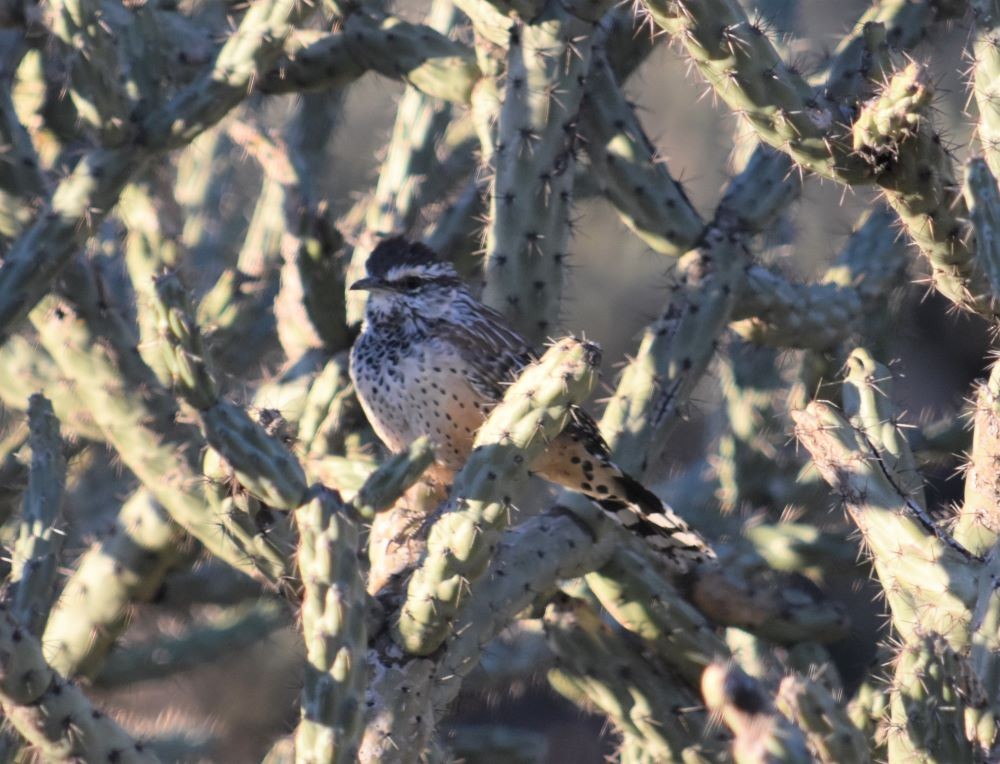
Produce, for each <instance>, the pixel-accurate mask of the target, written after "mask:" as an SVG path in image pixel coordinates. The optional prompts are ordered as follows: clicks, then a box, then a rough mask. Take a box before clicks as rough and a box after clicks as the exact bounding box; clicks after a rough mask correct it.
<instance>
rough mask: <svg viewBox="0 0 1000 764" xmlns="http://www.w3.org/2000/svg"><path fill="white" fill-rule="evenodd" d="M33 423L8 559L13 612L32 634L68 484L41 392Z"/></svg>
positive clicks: (47, 586) (31, 406) (44, 616)
mask: <svg viewBox="0 0 1000 764" xmlns="http://www.w3.org/2000/svg"><path fill="white" fill-rule="evenodd" d="M28 425H29V427H30V428H31V437H30V439H29V441H28V442H29V444H30V446H31V471H30V472H29V474H28V487H27V490H26V492H25V494H24V505H23V509H22V510H21V519H20V522H19V523H18V528H17V541H15V542H14V549H13V554H12V559H11V572H10V578H9V580H10V583H11V585H12V586H13V587H14V588H13V591H12V592H10V595H9V599H8V602H7V606H8V608H9V609H10V612H11V615H12V616H13V617H14V619H15V620H17V621H18V622H19V623H20V624H22V626H23V627H24V628H26V629H28V631H30V632H31V633H32V634H34V635H36V636H39V635H41V633H42V631H43V630H44V629H45V622H46V621H47V620H48V617H49V610H50V608H51V606H52V600H53V592H54V590H55V584H56V568H57V566H58V565H59V555H60V552H61V550H62V545H63V538H64V537H63V533H62V530H61V529H60V528H59V527H58V526H59V525H60V524H61V520H62V500H63V492H64V490H65V487H66V456H65V454H64V453H63V444H62V439H61V438H60V436H59V420H58V419H56V416H55V413H54V412H53V410H52V404H51V403H49V401H48V400H47V399H46V398H44V397H42V396H41V395H32V396H31V400H30V401H29V403H28Z"/></svg>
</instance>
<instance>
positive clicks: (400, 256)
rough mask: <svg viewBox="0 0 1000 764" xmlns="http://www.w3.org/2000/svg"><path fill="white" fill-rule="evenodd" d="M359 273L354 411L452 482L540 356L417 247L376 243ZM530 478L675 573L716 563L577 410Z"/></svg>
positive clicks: (388, 442) (395, 446) (392, 444)
mask: <svg viewBox="0 0 1000 764" xmlns="http://www.w3.org/2000/svg"><path fill="white" fill-rule="evenodd" d="M365 271H366V275H365V276H364V277H363V278H361V279H360V280H358V281H356V282H354V283H353V284H351V286H350V289H352V290H366V291H368V293H369V295H368V301H367V305H366V308H365V315H364V320H363V322H362V327H361V332H360V334H359V335H358V337H357V339H356V340H355V342H354V345H353V347H352V348H351V357H350V373H351V379H352V380H353V382H354V388H355V391H356V393H357V396H358V398H359V400H360V402H361V407H362V409H363V410H364V412H365V414H366V415H367V417H368V421H369V423H370V424H371V426H372V428H373V429H374V431H375V433H376V435H378V437H379V439H380V440H381V441H382V442H383V443H384V444H385V446H386V447H387V448H388V449H389V450H390V451H392V452H393V453H398V452H401V451H403V450H405V449H406V448H407V447H408V446H409V445H410V444H411V443H412V442H413V441H414V440H416V439H417V438H419V437H421V436H427V437H428V438H429V439H430V440H431V442H432V443H434V445H435V448H436V451H435V454H436V457H435V458H436V460H437V463H438V464H437V466H438V468H439V470H440V471H439V473H438V474H443V475H445V476H448V475H453V474H454V473H455V472H457V471H458V470H459V469H461V467H462V465H463V464H464V463H465V461H466V459H467V458H468V456H469V454H470V453H471V451H472V447H473V440H474V439H475V436H476V431H477V430H478V429H479V427H480V425H482V423H483V422H484V421H485V419H486V417H487V415H488V414H489V412H490V410H491V409H492V408H493V407H494V406H495V405H496V404H497V403H499V402H500V401H501V399H502V398H503V395H504V390H505V388H506V387H507V386H508V385H509V384H510V383H511V382H513V381H514V380H515V379H516V378H517V376H518V373H519V372H520V371H521V370H522V369H523V368H524V367H525V366H527V365H528V364H530V363H532V362H533V361H535V360H537V357H538V356H537V355H536V353H535V352H533V350H532V349H531V348H530V347H529V346H528V343H527V342H526V341H525V340H524V338H523V337H521V335H520V334H518V333H517V332H516V331H515V330H514V329H512V328H511V327H510V326H509V325H508V324H507V322H506V321H505V319H504V317H503V316H502V315H501V314H500V313H498V312H497V311H495V310H493V309H492V308H490V307H488V306H487V305H485V304H483V303H482V302H480V301H479V300H478V299H477V298H476V297H475V296H474V295H473V293H472V292H471V291H470V290H469V288H468V287H467V286H466V285H465V283H464V282H463V281H462V279H461V278H460V277H459V275H458V273H457V272H456V270H455V268H454V266H452V264H451V263H449V262H447V261H444V260H442V259H440V258H439V257H438V256H437V254H436V253H435V252H434V251H433V250H432V249H430V248H429V247H427V246H426V245H424V244H422V243H420V242H417V241H410V240H407V239H406V238H404V237H399V236H397V237H391V238H386V239H383V240H382V241H381V242H379V244H378V245H377V246H376V247H375V248H374V250H373V251H372V252H371V254H370V255H369V256H368V259H367V261H366V263H365ZM530 470H531V472H532V473H534V474H537V475H540V476H541V477H543V478H545V479H546V480H549V481H551V482H554V483H557V484H558V485H561V486H563V487H565V488H568V489H570V490H572V491H576V492H579V493H582V494H584V495H585V496H587V497H588V498H590V499H591V500H593V501H594V502H595V503H596V504H597V505H598V506H599V507H601V509H603V510H604V511H605V512H606V513H607V514H608V515H609V516H610V517H611V518H612V519H613V520H615V521H616V522H617V523H619V524H621V525H622V526H624V527H625V528H626V529H628V530H629V531H630V532H632V533H634V534H636V535H637V536H639V537H641V538H642V539H643V540H644V541H645V542H646V543H648V544H649V545H650V546H651V547H652V548H653V549H654V550H655V551H656V552H657V553H658V554H659V555H660V556H661V557H662V558H664V559H665V561H666V562H667V564H668V565H670V566H671V567H673V568H674V569H677V570H679V571H686V570H688V569H690V568H691V567H693V566H694V565H696V564H698V563H700V562H703V561H706V560H709V559H712V558H713V557H714V554H713V552H712V550H711V548H710V547H709V546H708V544H707V543H706V542H705V541H704V539H702V537H701V536H700V535H699V534H698V533H697V532H696V531H694V530H692V529H691V528H690V527H689V526H688V525H687V523H685V522H684V520H683V519H682V518H681V517H679V516H678V515H677V514H676V513H674V511H673V510H672V509H671V508H670V507H669V506H667V505H666V504H664V503H663V502H662V501H661V500H660V499H659V498H658V497H657V496H656V495H655V494H654V493H652V492H651V491H650V490H648V489H647V488H645V487H644V486H643V485H642V484H641V483H640V482H639V481H638V480H636V479H635V478H633V477H631V476H630V475H628V474H627V473H625V472H624V471H623V470H622V469H620V468H619V467H618V466H617V465H616V464H615V463H614V461H613V460H612V458H611V454H610V449H609V448H608V446H607V444H606V443H605V441H604V439H603V438H602V436H601V434H600V431H599V429H598V427H597V424H596V422H594V420H593V419H592V418H591V416H590V415H589V414H588V413H587V412H586V411H585V410H584V409H582V408H580V407H579V406H574V407H572V409H571V410H570V417H569V421H568V423H567V425H566V427H565V428H564V429H563V431H562V432H561V434H560V435H559V436H558V437H556V438H554V439H553V440H552V441H551V442H550V443H549V444H548V445H547V447H546V449H545V451H544V452H543V453H542V454H541V455H540V456H539V457H537V458H536V459H535V460H534V462H532V464H531V465H530Z"/></svg>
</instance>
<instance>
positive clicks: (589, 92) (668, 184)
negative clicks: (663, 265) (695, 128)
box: [580, 50, 704, 257]
mask: <svg viewBox="0 0 1000 764" xmlns="http://www.w3.org/2000/svg"><path fill="white" fill-rule="evenodd" d="M580 133H581V135H582V137H583V139H584V146H585V149H586V152H587V155H588V156H589V157H590V164H591V168H592V170H593V172H595V174H596V175H597V177H598V182H599V184H600V187H601V191H602V192H603V193H604V195H605V196H607V197H608V200H609V201H610V202H611V203H612V204H613V205H614V206H615V208H616V209H617V210H618V214H619V215H620V216H621V218H622V220H624V222H625V224H626V225H628V226H629V228H631V229H632V230H633V231H635V233H636V235H637V236H639V238H641V239H642V240H643V241H644V242H645V243H646V244H647V245H649V247H650V248H652V249H653V250H654V251H656V252H659V253H660V254H664V255H672V256H675V257H677V256H680V255H682V254H684V253H685V252H687V251H688V250H689V249H691V247H692V246H694V243H695V241H697V238H698V235H699V234H700V233H701V232H702V230H703V229H704V223H703V222H702V220H701V218H700V217H699V215H698V213H697V212H696V211H695V209H694V207H693V206H692V205H691V203H690V202H689V201H688V199H687V196H686V195H685V194H684V189H683V188H682V187H681V186H680V184H679V183H677V182H676V181H675V180H674V179H673V178H672V177H671V176H670V172H669V171H668V170H667V167H666V165H665V164H664V163H663V162H661V161H657V157H656V150H655V149H654V148H653V145H652V143H651V142H650V140H649V138H647V137H646V134H645V132H644V131H643V129H642V125H641V124H640V122H639V120H638V118H637V117H636V114H635V110H634V109H633V108H632V106H631V105H630V104H629V103H628V102H627V101H626V100H625V94H624V93H623V92H622V90H621V88H620V87H619V86H618V82H617V81H616V78H615V73H614V72H613V71H612V69H611V64H610V63H609V62H608V58H607V56H606V55H605V53H604V51H603V50H601V51H595V52H594V56H593V62H592V64H591V67H590V72H589V73H588V76H587V89H586V94H585V96H584V100H583V105H582V107H581V111H580Z"/></svg>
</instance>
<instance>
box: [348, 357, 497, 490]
mask: <svg viewBox="0 0 1000 764" xmlns="http://www.w3.org/2000/svg"><path fill="white" fill-rule="evenodd" d="M355 384H356V385H357V387H358V394H359V398H360V399H361V405H362V407H363V408H364V410H365V414H366V415H367V416H368V421H369V422H370V423H371V425H372V428H373V429H374V430H375V434H376V435H378V437H379V439H380V440H381V441H382V442H383V443H384V444H385V445H386V447H387V448H388V449H389V450H390V451H393V452H394V453H398V452H400V451H403V450H405V449H406V448H407V447H408V446H409V445H410V444H411V443H412V442H413V441H414V440H416V439H417V438H419V437H421V436H424V435H426V436H427V437H428V438H429V439H430V440H431V442H432V443H434V446H435V451H436V459H437V461H438V462H439V463H440V464H442V465H443V466H445V467H447V468H448V469H449V470H457V469H459V468H460V467H461V466H462V465H463V464H464V463H465V460H466V459H467V458H468V456H469V453H470V451H471V450H472V441H473V439H474V438H475V435H476V430H478V429H479V427H480V425H481V424H482V423H483V420H484V418H485V413H484V412H485V408H486V407H485V403H484V401H483V400H482V398H481V396H479V395H478V394H477V393H476V391H475V390H474V388H473V387H472V386H471V385H470V384H469V383H468V381H467V379H466V378H465V377H464V376H463V375H462V373H461V371H460V370H459V368H458V367H457V364H456V363H455V362H452V364H451V365H449V364H448V363H447V362H443V363H434V362H418V361H416V360H414V359H404V360H402V361H401V363H399V364H398V365H396V366H395V367H393V368H389V367H383V368H379V369H373V370H371V371H370V372H369V373H367V374H358V375H357V378H356V379H355Z"/></svg>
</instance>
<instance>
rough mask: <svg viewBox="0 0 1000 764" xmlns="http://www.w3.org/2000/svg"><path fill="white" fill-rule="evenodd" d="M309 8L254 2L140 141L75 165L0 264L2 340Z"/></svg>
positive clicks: (286, 1)
mask: <svg viewBox="0 0 1000 764" xmlns="http://www.w3.org/2000/svg"><path fill="white" fill-rule="evenodd" d="M309 10H311V6H307V5H306V4H304V3H300V2H299V1H298V0H263V2H259V3H255V4H254V5H253V7H252V8H251V9H250V10H249V11H248V12H247V13H246V15H245V16H244V17H243V19H242V21H241V22H240V25H239V27H237V29H236V31H235V32H234V33H233V34H232V35H231V36H230V37H229V39H228V40H227V41H226V43H225V44H224V45H223V46H222V48H221V50H220V51H219V55H218V56H217V58H216V60H215V61H214V63H213V64H212V65H211V66H209V67H207V69H206V70H205V71H204V73H203V74H202V76H201V77H199V78H198V79H197V80H196V81H195V82H193V83H191V84H190V85H188V86H187V87H185V88H184V89H182V90H181V92H180V93H178V94H177V96H176V97H174V98H173V99H172V100H171V101H170V102H169V103H167V104H164V105H162V106H160V107H159V108H155V109H152V110H151V111H150V112H149V114H148V115H146V118H145V119H143V120H142V121H141V131H140V132H141V135H142V138H143V140H142V142H141V143H138V144H135V145H127V146H121V147H116V148H103V147H102V148H98V149H94V150H92V151H90V152H89V153H87V154H86V155H85V156H84V157H83V158H82V159H81V160H80V161H79V162H78V163H77V165H76V167H75V169H74V170H73V172H72V174H71V175H69V176H68V177H66V178H65V179H63V180H62V181H61V182H60V183H59V185H58V186H57V187H56V189H55V191H54V193H53V194H52V198H51V201H50V202H49V204H48V206H47V208H46V209H45V210H44V211H43V212H42V213H41V215H40V216H39V217H38V219H37V220H36V221H35V222H34V224H33V225H32V226H31V227H29V228H28V229H26V230H25V231H24V232H23V233H22V234H21V235H20V236H19V237H18V239H17V240H16V241H15V243H14V245H13V246H12V247H11V248H10V251H8V252H7V253H6V256H5V257H4V262H3V265H2V266H0V337H3V336H5V335H6V334H7V333H8V332H9V330H10V328H11V326H12V325H13V324H15V323H16V322H17V321H19V320H20V319H22V318H24V317H25V316H27V315H28V313H29V312H30V311H31V309H32V308H34V307H35V305H37V304H38V301H39V300H41V299H42V297H43V295H45V293H46V292H47V291H48V290H49V288H50V285H51V284H52V281H53V280H54V279H55V278H56V276H57V275H58V274H59V273H60V272H61V271H62V270H63V269H64V268H65V267H66V265H67V264H68V263H69V262H70V260H71V259H72V258H73V256H74V255H75V254H76V253H77V252H78V251H79V249H80V247H81V245H82V244H83V242H84V241H86V239H87V237H88V236H89V235H90V234H91V233H92V231H93V230H94V227H95V226H96V225H97V224H98V223H99V222H100V221H101V220H102V219H103V218H104V216H105V215H107V214H108V212H110V211H111V209H112V207H114V205H115V203H116V201H117V200H118V196H119V194H120V193H121V191H122V189H123V188H124V187H125V184H126V183H127V182H128V181H129V180H130V179H131V178H132V177H133V175H134V174H135V172H136V171H137V170H139V169H140V168H141V167H142V166H143V165H144V163H145V162H146V161H147V160H148V159H149V157H150V156H151V154H155V153H156V152H160V151H165V150H168V149H172V148H177V147H179V146H182V145H184V144H185V143H187V142H189V141H191V140H193V139H194V138H195V137H196V136H197V135H198V134H199V133H201V132H202V131H203V130H205V129H207V128H208V127H211V126H212V125H214V124H215V123H216V122H218V121H219V120H220V119H222V117H223V116H225V115H226V113H228V112H229V111H230V110H231V109H232V108H233V107H234V106H236V105H237V104H238V103H240V101H242V100H243V99H244V98H246V95H247V91H248V87H249V85H250V83H251V82H252V81H253V80H254V78H255V77H258V76H259V75H260V73H261V71H266V70H267V69H268V68H270V66H271V64H272V63H273V62H274V61H276V59H277V58H278V56H279V54H280V53H281V49H282V44H283V41H284V39H285V37H286V35H287V34H288V32H289V31H290V30H291V25H292V23H294V22H295V21H296V20H298V19H299V18H300V14H301V13H302V12H308V11H309Z"/></svg>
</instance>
